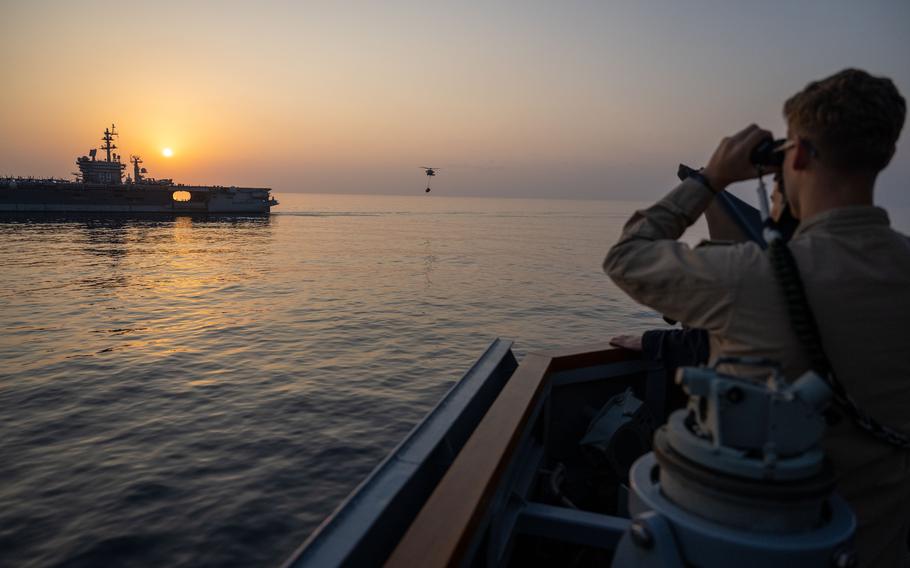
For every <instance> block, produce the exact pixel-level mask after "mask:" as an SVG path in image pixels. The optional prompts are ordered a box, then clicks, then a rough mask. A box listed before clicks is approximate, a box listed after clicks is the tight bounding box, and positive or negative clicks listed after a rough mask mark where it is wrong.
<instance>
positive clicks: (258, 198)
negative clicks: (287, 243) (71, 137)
mask: <svg viewBox="0 0 910 568" xmlns="http://www.w3.org/2000/svg"><path fill="white" fill-rule="evenodd" d="M187 194H188V195H187ZM183 199H186V200H185V201H184V200H183ZM276 204H277V202H276V201H275V200H274V199H272V198H271V196H270V195H269V189H267V188H250V187H218V186H186V185H151V184H118V185H102V184H88V183H77V182H74V183H67V182H50V181H31V180H25V181H23V180H11V181H8V182H2V181H0V212H6V213H16V212H23V213H42V212H47V213H169V214H172V213H217V214H250V213H254V214H255V213H259V214H264V213H268V212H269V211H270V209H271V206H273V205H276Z"/></svg>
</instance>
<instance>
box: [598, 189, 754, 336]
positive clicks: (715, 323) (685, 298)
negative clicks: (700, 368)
mask: <svg viewBox="0 0 910 568" xmlns="http://www.w3.org/2000/svg"><path fill="white" fill-rule="evenodd" d="M713 198H714V194H713V193H712V192H711V190H709V189H707V188H706V187H704V186H703V185H702V184H700V183H699V182H697V181H695V180H692V179H689V180H686V181H683V182H682V183H681V184H680V185H679V186H677V187H676V189H674V190H673V191H671V192H670V193H669V194H668V195H667V196H666V197H664V198H663V199H661V200H660V201H658V202H657V203H656V204H654V205H652V206H651V207H649V208H647V209H643V210H641V211H637V212H636V213H635V214H634V215H633V216H632V218H631V219H629V221H628V222H627V223H626V225H625V227H623V232H622V236H621V237H620V239H619V242H617V243H616V244H615V245H614V246H613V248H611V249H610V251H609V253H608V254H607V258H606V260H604V271H605V272H606V273H607V275H609V276H610V278H611V279H612V280H613V282H615V283H616V285H617V286H619V287H620V288H621V289H622V290H623V291H625V292H626V293H627V294H629V296H631V297H632V298H633V299H634V300H636V301H638V302H640V303H642V304H644V305H646V306H649V307H651V308H654V309H655V310H657V311H659V312H660V313H662V314H663V315H664V316H666V317H669V318H672V319H675V320H678V321H680V322H682V323H684V324H686V325H688V326H690V327H694V328H701V329H706V330H708V331H715V332H716V331H721V330H723V329H724V328H725V327H726V325H727V323H728V321H729V318H730V316H731V307H732V305H733V297H734V296H735V294H736V287H737V286H738V278H737V276H738V275H739V274H740V270H739V266H738V265H739V264H740V262H739V255H737V254H736V252H735V251H736V249H737V248H738V247H735V246H709V247H698V248H695V249H692V248H690V247H689V245H687V244H685V243H680V242H677V241H676V239H678V238H679V237H680V236H681V235H682V234H683V232H685V230H686V229H687V228H688V227H689V226H690V225H692V223H694V222H695V221H696V220H697V219H698V217H699V216H700V215H701V214H702V213H703V212H704V211H705V209H707V207H708V206H709V205H710V204H711V200H712V199H713Z"/></svg>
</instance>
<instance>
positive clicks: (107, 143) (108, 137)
mask: <svg viewBox="0 0 910 568" xmlns="http://www.w3.org/2000/svg"><path fill="white" fill-rule="evenodd" d="M114 136H117V131H116V129H115V128H114V124H113V123H111V127H110V128H105V129H104V137H103V138H101V140H102V141H103V142H104V146H102V147H101V149H102V150H104V151H105V152H107V161H108V162H110V161H111V150H116V149H117V147H116V146H114Z"/></svg>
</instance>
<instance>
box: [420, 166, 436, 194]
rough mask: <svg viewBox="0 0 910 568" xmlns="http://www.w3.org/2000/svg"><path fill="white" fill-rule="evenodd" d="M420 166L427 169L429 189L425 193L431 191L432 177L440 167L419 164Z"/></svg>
mask: <svg viewBox="0 0 910 568" xmlns="http://www.w3.org/2000/svg"><path fill="white" fill-rule="evenodd" d="M418 167H419V168H421V169H423V170H426V174H427V190H426V192H425V193H430V178H431V177H433V176H435V175H436V172H437V171H439V168H428V167H427V166H418Z"/></svg>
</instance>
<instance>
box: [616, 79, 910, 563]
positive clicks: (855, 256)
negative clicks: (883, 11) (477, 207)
mask: <svg viewBox="0 0 910 568" xmlns="http://www.w3.org/2000/svg"><path fill="white" fill-rule="evenodd" d="M905 114H906V103H905V101H904V99H903V97H902V96H901V95H900V93H898V91H897V89H896V88H895V86H894V84H893V83H892V82H891V81H890V80H889V79H887V78H880V77H874V76H871V75H869V74H868V73H866V72H865V71H861V70H857V69H846V70H844V71H841V72H839V73H837V74H835V75H832V76H830V77H827V78H825V79H822V80H820V81H815V82H812V83H810V84H809V85H808V86H806V88H805V89H803V90H802V91H800V92H799V93H797V94H796V95H794V96H793V97H791V98H790V99H789V100H788V101H787V102H786V103H785V105H784V116H785V118H786V121H787V126H788V133H787V139H788V141H787V143H786V144H784V145H783V146H782V147H781V151H783V152H785V155H784V161H783V166H782V167H781V172H780V173H781V175H782V177H783V181H784V186H785V187H786V198H787V200H788V202H789V205H790V208H791V210H792V213H793V215H794V216H795V217H796V218H797V219H799V220H800V225H799V227H798V229H797V230H796V232H795V234H794V236H793V238H792V239H791V240H790V242H789V245H788V247H789V250H790V251H791V252H792V255H793V258H794V260H795V262H796V265H797V267H798V273H799V274H800V275H801V279H802V288H803V289H804V291H805V295H806V297H807V299H808V302H807V303H808V307H809V309H810V310H811V313H812V314H814V319H815V321H816V322H817V323H818V330H819V333H818V337H819V338H820V342H821V345H822V347H823V351H824V353H825V354H826V355H827V358H826V360H825V362H826V363H828V364H829V368H830V369H831V370H832V374H834V375H836V377H837V379H839V381H840V383H842V384H843V386H844V387H845V390H846V394H847V396H848V397H849V398H850V399H851V400H852V401H855V407H857V408H859V409H861V410H862V412H863V413H864V414H863V415H864V416H867V417H870V418H872V419H873V420H874V421H875V423H876V424H882V425H885V427H886V429H890V430H888V432H891V433H892V434H894V435H892V436H891V437H890V438H889V440H884V439H883V438H885V437H886V436H882V435H880V434H881V432H875V431H872V430H874V428H871V426H870V424H871V421H865V422H864V421H862V420H857V419H853V418H854V417H852V416H850V415H848V414H846V413H842V415H843V416H844V417H843V419H842V420H840V421H839V422H838V423H836V424H834V425H832V426H830V427H829V430H828V434H827V436H826V441H825V449H826V451H827V453H828V455H829V457H830V458H831V460H832V463H833V464H834V466H835V469H836V471H837V474H838V490H839V492H840V494H841V495H842V496H844V497H845V498H846V499H847V501H848V502H849V503H850V504H851V506H852V507H853V509H854V511H855V512H856V514H857V518H858V522H859V526H858V531H857V550H858V554H859V560H860V564H861V565H862V566H889V567H891V566H907V565H910V554H908V533H910V450H908V449H906V448H904V447H900V446H901V444H900V443H899V441H895V440H894V437H895V436H898V437H899V436H900V434H904V435H906V434H908V433H910V412H908V411H907V409H908V408H910V356H908V346H910V326H908V324H907V319H908V317H910V240H908V238H907V237H906V236H904V235H902V234H900V233H898V232H896V231H894V230H893V229H891V227H890V223H889V219H888V214H887V213H886V212H885V210H884V209H881V208H879V207H876V206H874V205H873V188H874V185H875V181H876V177H877V176H878V173H879V172H880V171H881V170H883V169H884V168H885V167H886V166H887V165H888V163H889V162H890V160H891V157H892V156H893V155H894V151H895V145H896V142H897V139H898V137H899V135H900V131H901V129H902V127H903V123H904V117H905ZM770 136H771V134H770V132H768V131H766V130H763V129H761V128H759V127H757V126H755V125H752V126H749V127H748V128H746V129H744V130H742V131H741V132H739V133H737V134H735V135H733V136H731V137H728V138H724V139H723V140H722V141H721V143H720V145H719V146H718V147H717V149H716V150H715V152H714V154H713V155H712V157H711V159H710V161H709V163H708V165H707V166H706V167H705V168H704V169H702V170H701V171H700V172H698V173H695V174H693V175H692V176H691V177H689V178H688V179H686V180H685V181H683V182H682V183H681V184H680V185H679V186H677V187H676V188H675V189H674V190H673V191H671V192H670V193H669V194H668V195H667V196H666V197H664V198H663V199H661V200H660V201H658V202H657V203H656V204H654V205H653V206H651V207H649V208H647V209H644V210H641V211H638V212H636V213H635V214H634V215H633V216H632V218H631V219H630V220H629V221H628V222H627V223H626V225H625V227H624V229H623V233H622V236H621V237H620V240H619V242H617V243H616V244H615V245H614V246H613V247H612V248H611V249H610V251H609V253H608V254H607V257H606V260H605V261H604V270H605V271H606V272H607V274H608V275H609V276H610V278H612V279H613V281H614V282H615V283H616V284H617V285H618V286H619V287H620V288H622V289H623V290H624V291H626V292H627V293H628V294H629V295H630V296H632V297H633V298H634V299H635V300H637V301H639V302H641V303H643V304H645V305H647V306H650V307H652V308H654V309H655V310H657V311H659V312H660V313H662V314H664V315H666V316H667V317H669V318H672V319H675V320H678V321H680V322H682V323H683V324H685V325H687V326H689V327H692V328H700V329H705V330H707V331H708V332H709V334H710V356H711V359H712V360H715V359H717V358H718V357H721V356H762V357H770V358H773V359H776V360H778V361H780V363H781V365H782V368H783V372H784V374H785V376H788V377H792V378H795V377H799V376H800V375H802V374H803V373H804V372H805V371H806V370H808V369H809V368H810V367H813V368H814V366H815V365H814V363H815V362H816V361H817V358H814V359H810V353H809V352H808V350H807V349H806V348H805V347H804V345H805V341H804V335H805V334H804V333H801V334H799V335H798V334H797V332H796V330H795V326H794V325H792V323H791V319H790V315H791V313H792V310H790V306H791V305H792V302H790V303H788V299H787V298H785V296H784V294H783V293H782V291H781V287H780V286H781V283H780V282H779V280H778V278H777V277H776V274H775V270H774V266H772V264H771V261H770V259H769V255H768V253H766V252H765V251H763V250H762V249H761V248H759V246H758V245H756V244H754V243H742V244H736V245H730V246H710V247H698V248H695V249H691V248H689V247H688V246H687V245H686V244H683V243H680V242H677V239H678V238H679V237H680V236H681V235H682V233H683V232H684V231H685V229H686V228H687V227H688V226H689V225H691V224H692V223H694V222H695V221H696V219H698V217H699V216H700V215H701V214H702V213H703V212H704V211H705V209H706V208H707V207H708V205H710V203H711V200H712V198H713V197H714V195H715V193H716V192H721V191H724V189H725V188H726V187H727V186H728V185H729V184H731V183H734V182H737V181H742V180H747V179H750V178H754V177H756V176H757V175H758V174H757V172H756V168H755V167H754V166H753V165H752V164H751V162H750V153H751V151H752V150H753V149H754V148H755V147H756V146H757V145H758V144H759V143H760V142H762V141H763V140H764V139H766V138H768V137H770ZM727 370H728V371H733V372H740V373H745V372H747V369H742V368H741V369H727Z"/></svg>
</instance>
